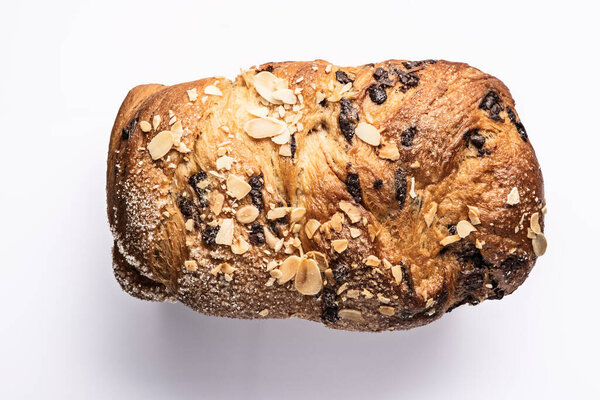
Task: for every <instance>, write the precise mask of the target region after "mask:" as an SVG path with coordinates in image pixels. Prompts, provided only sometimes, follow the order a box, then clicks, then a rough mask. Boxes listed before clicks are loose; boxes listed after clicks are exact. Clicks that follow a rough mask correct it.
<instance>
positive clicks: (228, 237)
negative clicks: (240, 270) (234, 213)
mask: <svg viewBox="0 0 600 400" xmlns="http://www.w3.org/2000/svg"><path fill="white" fill-rule="evenodd" d="M215 242H216V243H217V244H222V245H226V246H231V243H233V219H231V218H226V219H224V220H223V221H222V222H221V225H220V227H219V232H217V237H216V238H215Z"/></svg>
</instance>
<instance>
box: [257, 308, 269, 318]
mask: <svg viewBox="0 0 600 400" xmlns="http://www.w3.org/2000/svg"><path fill="white" fill-rule="evenodd" d="M258 315H260V316H261V317H266V316H267V315H269V310H267V309H266V308H265V309H264V310H261V311H259V312H258Z"/></svg>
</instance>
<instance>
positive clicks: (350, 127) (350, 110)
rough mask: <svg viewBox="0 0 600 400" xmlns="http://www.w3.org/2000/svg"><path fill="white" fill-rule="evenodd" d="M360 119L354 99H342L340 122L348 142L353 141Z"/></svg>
mask: <svg viewBox="0 0 600 400" xmlns="http://www.w3.org/2000/svg"><path fill="white" fill-rule="evenodd" d="M358 120H359V118H358V111H357V110H356V108H355V107H354V104H353V102H352V100H349V99H341V100H340V115H339V117H338V122H339V124H340V130H341V131H342V134H343V135H344V137H345V138H346V140H347V141H348V142H351V141H352V138H353V137H354V129H355V128H356V124H357V122H358Z"/></svg>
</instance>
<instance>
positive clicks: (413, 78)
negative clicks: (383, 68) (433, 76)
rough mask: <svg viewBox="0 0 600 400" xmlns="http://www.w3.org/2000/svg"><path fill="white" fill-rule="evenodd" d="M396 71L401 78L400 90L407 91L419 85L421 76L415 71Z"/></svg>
mask: <svg viewBox="0 0 600 400" xmlns="http://www.w3.org/2000/svg"><path fill="white" fill-rule="evenodd" d="M395 72H396V75H398V78H400V83H401V84H402V86H401V87H400V90H401V91H402V92H406V91H407V90H408V89H410V88H414V87H417V85H418V84H419V76H418V75H417V74H415V73H414V72H404V71H401V70H399V69H397V70H395Z"/></svg>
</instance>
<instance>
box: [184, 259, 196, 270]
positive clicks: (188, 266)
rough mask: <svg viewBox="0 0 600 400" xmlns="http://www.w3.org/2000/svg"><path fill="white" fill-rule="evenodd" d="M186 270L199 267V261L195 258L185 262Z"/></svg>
mask: <svg viewBox="0 0 600 400" xmlns="http://www.w3.org/2000/svg"><path fill="white" fill-rule="evenodd" d="M183 266H184V267H185V270H186V271H189V272H194V271H196V270H197V269H198V263H197V262H196V261H194V260H186V261H184V262H183Z"/></svg>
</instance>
